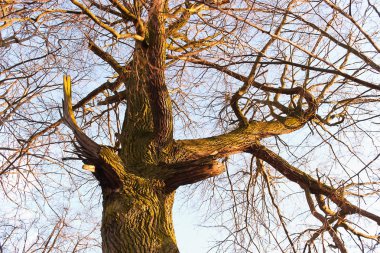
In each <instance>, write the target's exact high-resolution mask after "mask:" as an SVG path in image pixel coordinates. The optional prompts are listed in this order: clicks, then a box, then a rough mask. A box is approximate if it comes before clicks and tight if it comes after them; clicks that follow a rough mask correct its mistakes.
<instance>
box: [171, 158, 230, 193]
mask: <svg viewBox="0 0 380 253" xmlns="http://www.w3.org/2000/svg"><path fill="white" fill-rule="evenodd" d="M169 168H170V169H171V170H173V172H172V173H171V174H170V175H169V177H168V178H167V179H166V180H165V184H166V188H167V191H172V190H175V189H176V188H178V187H179V186H181V185H186V184H193V183H196V182H199V181H202V180H204V179H207V178H210V177H215V176H217V175H219V174H221V173H222V172H224V171H225V166H224V165H223V164H222V163H220V162H218V161H216V160H209V159H203V160H196V161H191V162H184V163H177V164H174V165H171V166H169Z"/></svg>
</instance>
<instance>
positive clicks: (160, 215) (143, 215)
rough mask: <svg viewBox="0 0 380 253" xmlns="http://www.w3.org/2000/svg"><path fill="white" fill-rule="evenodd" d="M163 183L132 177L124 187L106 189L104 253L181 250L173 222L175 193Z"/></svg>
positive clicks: (103, 225) (168, 252) (153, 252)
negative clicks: (178, 246)
mask: <svg viewBox="0 0 380 253" xmlns="http://www.w3.org/2000/svg"><path fill="white" fill-rule="evenodd" d="M163 186H164V185H163V183H162V182H160V181H158V180H150V179H142V178H140V177H135V176H132V177H131V178H127V179H126V180H125V181H124V182H123V187H122V188H121V189H118V190H109V189H103V219H102V230H101V232H102V239H103V243H102V248H103V252H106V253H119V252H120V253H122V252H123V253H135V252H141V253H145V252H147V253H148V252H149V253H161V252H162V253H174V252H179V251H178V248H177V245H176V240H175V235H174V229H173V222H172V207H173V200H174V192H171V193H165V190H164V188H163Z"/></svg>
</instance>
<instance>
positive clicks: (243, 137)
mask: <svg viewBox="0 0 380 253" xmlns="http://www.w3.org/2000/svg"><path fill="white" fill-rule="evenodd" d="M306 121H307V119H302V118H296V117H288V118H285V119H284V120H283V121H269V122H251V123H249V125H248V126H246V127H240V128H238V129H236V130H234V131H232V132H229V133H226V134H222V135H218V136H213V137H209V138H203V139H195V140H180V141H178V144H179V145H181V146H182V148H183V149H185V150H186V151H187V152H188V153H190V155H186V156H185V157H182V158H181V159H183V160H187V159H198V158H202V157H208V156H212V157H214V158H220V157H225V156H228V155H231V154H235V153H240V152H243V151H245V150H246V149H247V148H249V147H250V146H252V145H253V144H255V143H257V142H258V141H259V140H261V139H263V138H266V137H270V136H275V135H280V134H286V133H291V132H294V131H296V130H298V129H300V128H301V127H302V126H303V125H304V124H305V123H306Z"/></svg>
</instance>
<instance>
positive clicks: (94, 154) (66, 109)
mask: <svg viewBox="0 0 380 253" xmlns="http://www.w3.org/2000/svg"><path fill="white" fill-rule="evenodd" d="M63 94H64V100H63V118H64V122H65V124H66V125H67V126H68V127H69V128H70V129H71V130H72V131H73V132H74V135H75V138H76V139H77V141H78V143H79V145H80V147H81V153H82V154H83V155H84V156H85V157H86V158H88V159H92V160H96V159H98V158H99V156H98V153H99V151H100V146H99V145H98V144H97V143H95V142H94V141H93V140H91V139H90V138H89V137H88V136H87V135H86V134H85V133H84V132H83V131H82V130H81V129H80V128H79V126H78V124H77V122H76V120H75V117H74V113H73V105H72V101H71V79H70V76H64V77H63Z"/></svg>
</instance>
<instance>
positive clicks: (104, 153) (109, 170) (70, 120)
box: [63, 76, 126, 188]
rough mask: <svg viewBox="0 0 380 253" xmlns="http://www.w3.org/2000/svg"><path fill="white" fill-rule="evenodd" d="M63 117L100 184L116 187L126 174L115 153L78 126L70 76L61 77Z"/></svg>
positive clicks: (81, 154)
mask: <svg viewBox="0 0 380 253" xmlns="http://www.w3.org/2000/svg"><path fill="white" fill-rule="evenodd" d="M63 91H64V100H63V114H64V115H63V118H64V122H65V123H66V125H67V126H68V127H69V128H70V129H71V130H72V131H73V132H74V136H75V138H76V139H77V141H78V143H79V145H80V146H76V149H77V151H78V152H79V155H80V156H83V158H84V160H85V161H86V162H89V163H90V164H93V165H95V168H96V169H95V176H96V178H97V179H98V180H99V182H100V184H101V186H103V187H107V188H118V187H120V186H121V185H122V180H121V179H122V178H123V177H124V176H125V175H126V172H125V170H124V166H123V163H122V161H121V159H120V157H119V156H118V155H117V153H116V152H115V151H114V150H112V149H111V148H109V147H104V146H101V145H98V144H97V143H96V142H94V141H93V140H91V139H90V138H89V137H88V136H87V135H86V134H85V133H84V132H83V131H82V130H81V129H80V128H79V126H78V124H77V122H76V120H75V117H74V113H73V108H72V101H71V80H70V76H64V77H63Z"/></svg>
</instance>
